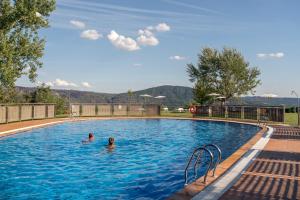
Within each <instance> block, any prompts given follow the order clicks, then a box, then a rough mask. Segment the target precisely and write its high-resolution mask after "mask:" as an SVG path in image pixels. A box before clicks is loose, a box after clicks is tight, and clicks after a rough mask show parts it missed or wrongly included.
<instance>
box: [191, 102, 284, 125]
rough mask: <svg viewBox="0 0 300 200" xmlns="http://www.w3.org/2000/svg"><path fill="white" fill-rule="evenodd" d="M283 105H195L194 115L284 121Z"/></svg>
mask: <svg viewBox="0 0 300 200" xmlns="http://www.w3.org/2000/svg"><path fill="white" fill-rule="evenodd" d="M284 112H285V108H284V106H240V105H237V106H196V113H195V114H194V116H196V117H218V118H233V119H245V120H257V121H274V122H284Z"/></svg>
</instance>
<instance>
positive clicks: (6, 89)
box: [0, 0, 55, 102]
mask: <svg viewBox="0 0 300 200" xmlns="http://www.w3.org/2000/svg"><path fill="white" fill-rule="evenodd" d="M54 9H55V0H13V1H12V0H1V1H0V101H2V102H7V101H9V99H10V97H11V95H9V94H10V93H11V91H12V90H13V89H14V87H15V82H16V80H17V79H18V78H20V77H21V76H22V75H26V76H28V78H29V79H30V81H32V82H34V81H35V79H36V76H37V69H38V68H40V67H42V62H41V60H40V59H41V57H42V56H43V51H44V46H45V39H43V38H42V39H41V38H40V37H39V34H38V31H39V30H40V29H41V28H46V27H48V25H49V23H48V18H49V15H50V13H51V12H52V11H53V10H54Z"/></svg>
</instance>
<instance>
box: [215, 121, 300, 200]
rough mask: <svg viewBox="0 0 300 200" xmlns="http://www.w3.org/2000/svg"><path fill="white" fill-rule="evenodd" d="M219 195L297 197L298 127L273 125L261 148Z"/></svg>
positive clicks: (232, 199) (231, 198) (230, 199)
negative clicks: (223, 192) (271, 132)
mask: <svg viewBox="0 0 300 200" xmlns="http://www.w3.org/2000/svg"><path fill="white" fill-rule="evenodd" d="M220 199H221V200H238V199H245V200H248V199H249V200H250V199H300V129H299V128H291V127H280V126H274V133H273V135H272V136H271V139H270V140H269V142H268V144H267V145H266V146H265V148H264V149H263V151H262V152H261V153H260V154H259V155H258V157H256V159H255V160H254V161H253V162H252V164H251V165H250V166H249V167H248V168H247V169H246V171H245V172H243V174H242V176H241V177H240V178H239V180H238V181H237V182H236V183H235V184H234V185H233V186H232V187H231V188H230V189H229V190H228V191H227V192H226V193H225V194H223V195H222V196H221V198H220Z"/></svg>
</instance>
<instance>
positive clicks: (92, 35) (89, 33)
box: [80, 29, 102, 40]
mask: <svg viewBox="0 0 300 200" xmlns="http://www.w3.org/2000/svg"><path fill="white" fill-rule="evenodd" d="M80 37H82V38H84V39H88V40H98V39H99V38H101V37H102V35H101V34H99V33H98V32H97V31H96V30H93V29H92V30H85V31H83V32H82V33H81V35H80Z"/></svg>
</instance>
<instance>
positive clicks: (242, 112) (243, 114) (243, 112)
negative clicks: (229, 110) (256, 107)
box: [241, 106, 245, 119]
mask: <svg viewBox="0 0 300 200" xmlns="http://www.w3.org/2000/svg"><path fill="white" fill-rule="evenodd" d="M241 119H245V107H244V106H242V107H241Z"/></svg>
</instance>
